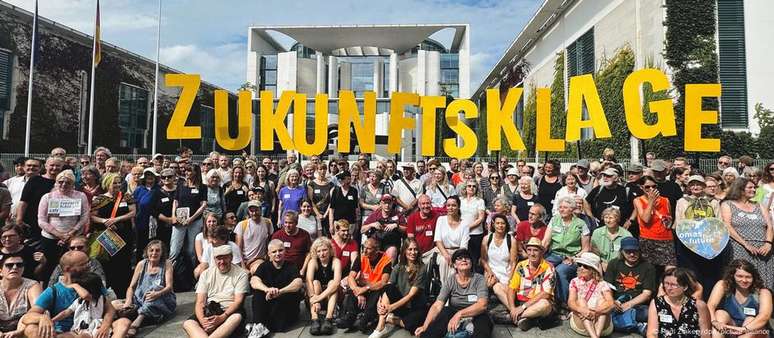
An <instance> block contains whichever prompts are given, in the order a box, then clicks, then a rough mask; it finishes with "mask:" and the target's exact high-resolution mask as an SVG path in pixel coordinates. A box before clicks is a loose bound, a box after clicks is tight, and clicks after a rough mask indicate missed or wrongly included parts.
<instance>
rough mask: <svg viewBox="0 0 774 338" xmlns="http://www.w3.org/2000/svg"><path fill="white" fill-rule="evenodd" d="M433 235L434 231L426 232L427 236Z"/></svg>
mask: <svg viewBox="0 0 774 338" xmlns="http://www.w3.org/2000/svg"><path fill="white" fill-rule="evenodd" d="M432 235H433V230H427V231H425V236H432Z"/></svg>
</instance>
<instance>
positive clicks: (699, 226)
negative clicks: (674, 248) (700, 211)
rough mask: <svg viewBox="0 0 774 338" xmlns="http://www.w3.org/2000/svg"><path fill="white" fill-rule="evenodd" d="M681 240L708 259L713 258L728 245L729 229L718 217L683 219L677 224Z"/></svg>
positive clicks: (676, 231)
mask: <svg viewBox="0 0 774 338" xmlns="http://www.w3.org/2000/svg"><path fill="white" fill-rule="evenodd" d="M675 233H676V234H677V238H678V239H680V242H683V244H684V245H685V246H686V247H687V248H688V249H690V250H691V251H693V252H695V253H696V254H697V255H699V256H702V257H704V258H706V259H713V258H715V257H717V256H718V255H720V253H721V252H723V249H725V248H726V245H728V239H729V236H728V230H727V229H726V226H725V224H723V221H721V220H720V219H718V218H715V217H708V218H705V219H697V220H693V219H682V220H680V221H679V222H677V224H676V225H675Z"/></svg>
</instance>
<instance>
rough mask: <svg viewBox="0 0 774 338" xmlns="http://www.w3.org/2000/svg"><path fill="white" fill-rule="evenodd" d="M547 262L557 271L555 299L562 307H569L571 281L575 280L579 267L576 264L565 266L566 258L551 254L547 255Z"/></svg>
mask: <svg viewBox="0 0 774 338" xmlns="http://www.w3.org/2000/svg"><path fill="white" fill-rule="evenodd" d="M545 258H546V261H548V263H551V265H553V266H554V270H555V271H556V288H555V289H554V299H556V303H557V304H559V305H561V306H566V305H567V298H569V295H570V281H571V280H572V279H573V278H575V275H576V272H577V269H578V266H577V265H575V264H564V263H562V261H564V256H563V255H560V254H556V253H553V252H549V253H548V254H546V257H545Z"/></svg>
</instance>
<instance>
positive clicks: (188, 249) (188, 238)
mask: <svg viewBox="0 0 774 338" xmlns="http://www.w3.org/2000/svg"><path fill="white" fill-rule="evenodd" d="M202 224H203V222H202V218H201V217H199V219H197V220H195V221H193V222H191V224H188V226H179V225H176V226H174V227H172V237H171V238H170V240H169V260H170V261H172V262H173V263H174V262H175V261H177V260H178V259H179V258H180V253H181V252H182V251H183V249H185V255H186V256H187V257H186V258H188V260H189V262H190V264H191V266H196V265H198V263H199V262H198V260H197V258H196V251H194V246H195V245H194V242H195V241H196V235H198V234H199V233H200V232H202Z"/></svg>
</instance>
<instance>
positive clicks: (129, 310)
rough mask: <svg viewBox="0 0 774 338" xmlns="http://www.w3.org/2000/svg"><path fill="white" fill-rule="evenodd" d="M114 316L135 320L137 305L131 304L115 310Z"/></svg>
mask: <svg viewBox="0 0 774 338" xmlns="http://www.w3.org/2000/svg"><path fill="white" fill-rule="evenodd" d="M116 316H118V318H127V319H129V320H135V319H136V318H137V305H135V304H132V305H129V306H124V307H122V308H120V309H118V310H116Z"/></svg>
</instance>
